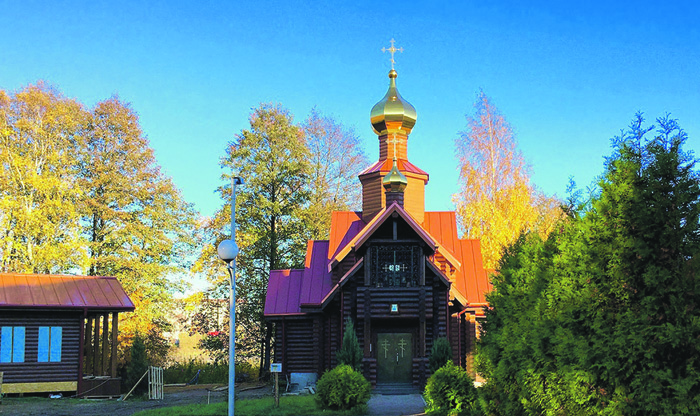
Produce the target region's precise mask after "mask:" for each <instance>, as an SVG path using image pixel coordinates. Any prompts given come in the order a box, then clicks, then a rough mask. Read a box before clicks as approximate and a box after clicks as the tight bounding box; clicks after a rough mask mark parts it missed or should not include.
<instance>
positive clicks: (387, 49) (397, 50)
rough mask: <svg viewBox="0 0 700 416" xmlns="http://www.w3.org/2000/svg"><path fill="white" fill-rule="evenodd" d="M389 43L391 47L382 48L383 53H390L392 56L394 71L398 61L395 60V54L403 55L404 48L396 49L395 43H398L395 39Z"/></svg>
mask: <svg viewBox="0 0 700 416" xmlns="http://www.w3.org/2000/svg"><path fill="white" fill-rule="evenodd" d="M389 42H390V43H391V47H389V48H382V52H389V53H390V54H391V69H394V64H395V63H396V61H395V60H394V54H395V53H396V52H402V53H403V46H402V47H400V48H397V47H395V46H394V42H396V41H395V40H394V38H391V40H390V41H389Z"/></svg>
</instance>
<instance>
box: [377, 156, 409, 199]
mask: <svg viewBox="0 0 700 416" xmlns="http://www.w3.org/2000/svg"><path fill="white" fill-rule="evenodd" d="M382 185H383V186H384V189H386V190H387V192H403V191H404V190H405V189H406V186H407V185H408V179H406V176H405V175H404V174H403V173H401V171H400V170H399V168H398V166H396V158H394V166H392V167H391V170H390V171H389V173H387V174H386V176H384V179H383V180H382Z"/></svg>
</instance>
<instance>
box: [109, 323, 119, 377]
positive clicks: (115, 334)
mask: <svg viewBox="0 0 700 416" xmlns="http://www.w3.org/2000/svg"><path fill="white" fill-rule="evenodd" d="M118 334H119V314H118V313H117V312H112V355H111V357H110V364H111V366H110V367H111V369H110V373H109V375H110V377H112V378H115V377H116V376H117V340H118Z"/></svg>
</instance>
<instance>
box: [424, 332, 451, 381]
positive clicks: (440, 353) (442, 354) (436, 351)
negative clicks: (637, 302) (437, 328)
mask: <svg viewBox="0 0 700 416" xmlns="http://www.w3.org/2000/svg"><path fill="white" fill-rule="evenodd" d="M450 361H452V347H451V346H450V342H449V341H447V338H445V337H440V338H438V339H436V340H435V342H433V347H432V348H431V349H430V361H429V364H430V373H431V374H435V372H436V371H437V370H438V369H439V368H441V367H442V366H444V365H445V364H447V363H448V362H450Z"/></svg>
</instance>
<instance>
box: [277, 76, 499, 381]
mask: <svg viewBox="0 0 700 416" xmlns="http://www.w3.org/2000/svg"><path fill="white" fill-rule="evenodd" d="M396 76H397V73H396V71H395V70H393V69H392V70H391V72H389V79H390V86H389V90H388V91H387V93H386V95H385V96H384V98H383V99H382V100H381V101H380V102H378V103H377V104H376V105H375V106H374V108H372V111H371V123H372V127H373V129H374V131H375V132H376V133H377V135H378V138H379V161H377V162H376V163H374V164H373V165H372V166H370V167H369V168H367V169H365V170H364V171H363V172H362V173H361V174H360V175H359V179H360V182H361V184H362V211H361V212H334V213H333V215H332V224H331V230H330V239H329V240H326V241H309V244H308V249H307V254H306V265H305V268H304V269H299V270H274V271H272V272H271V273H270V280H269V284H268V289H267V299H266V302H265V317H266V319H267V320H268V322H270V323H273V324H274V327H275V345H274V360H275V362H278V363H282V369H283V372H285V373H287V374H290V373H291V374H292V375H293V376H294V375H297V378H298V379H303V378H304V377H303V375H304V374H306V375H321V374H322V373H323V371H324V370H326V369H328V368H331V367H333V366H335V365H336V352H337V350H338V349H339V348H340V344H341V340H342V337H343V331H344V325H343V322H344V321H345V320H346V319H347V318H350V319H352V320H353V322H354V325H355V330H356V332H357V336H358V339H359V342H360V345H361V347H362V348H363V351H364V366H363V371H364V375H365V376H366V377H367V378H368V379H369V380H370V381H371V383H372V385H373V386H375V387H376V386H382V385H393V386H396V385H404V386H408V387H409V388H410V387H412V388H416V387H422V386H423V385H424V384H425V382H426V379H427V377H428V376H429V375H430V374H429V368H428V359H429V354H430V350H431V347H432V345H433V342H434V341H435V339H437V338H438V337H446V338H447V339H448V340H449V342H450V344H451V345H452V350H453V357H454V361H455V363H456V364H458V365H460V366H462V367H464V368H466V369H468V370H469V371H470V372H471V374H472V375H475V371H474V366H473V360H472V351H473V348H474V341H475V339H476V334H477V326H478V322H479V320H481V319H483V317H484V312H483V308H484V307H485V306H486V305H487V304H486V299H485V294H486V292H488V291H489V290H490V289H491V286H490V283H489V281H488V278H487V275H486V271H485V270H484V268H483V266H482V257H481V246H480V243H479V241H478V240H464V239H459V237H458V234H457V221H456V216H455V213H454V212H425V192H424V189H425V185H426V184H427V183H428V174H427V173H426V172H424V171H423V170H421V169H420V168H418V167H417V166H415V165H414V164H412V163H411V162H409V161H408V157H407V147H408V136H409V134H410V133H411V129H412V128H413V126H414V125H415V122H416V111H415V109H414V108H413V106H412V105H411V104H410V103H408V102H407V101H406V100H404V99H403V98H402V97H401V95H400V94H399V92H398V89H397V88H396ZM435 151H436V152H441V153H444V154H446V157H452V156H451V152H450V151H445V149H435ZM293 378H294V377H293Z"/></svg>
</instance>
